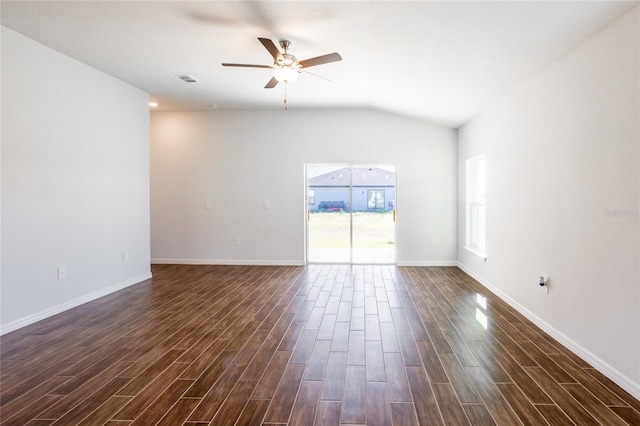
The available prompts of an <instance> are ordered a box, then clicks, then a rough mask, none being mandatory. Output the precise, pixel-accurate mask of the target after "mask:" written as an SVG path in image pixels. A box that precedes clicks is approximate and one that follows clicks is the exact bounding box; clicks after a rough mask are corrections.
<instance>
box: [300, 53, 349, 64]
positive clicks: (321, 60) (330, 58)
mask: <svg viewBox="0 0 640 426" xmlns="http://www.w3.org/2000/svg"><path fill="white" fill-rule="evenodd" d="M341 60H342V56H340V54H339V53H337V52H333V53H329V54H327V55H322V56H316V57H315V58H310V59H305V60H304V61H300V62H298V64H299V65H301V66H302V67H304V68H309V67H314V66H316V65H322V64H328V63H330V62H338V61H341Z"/></svg>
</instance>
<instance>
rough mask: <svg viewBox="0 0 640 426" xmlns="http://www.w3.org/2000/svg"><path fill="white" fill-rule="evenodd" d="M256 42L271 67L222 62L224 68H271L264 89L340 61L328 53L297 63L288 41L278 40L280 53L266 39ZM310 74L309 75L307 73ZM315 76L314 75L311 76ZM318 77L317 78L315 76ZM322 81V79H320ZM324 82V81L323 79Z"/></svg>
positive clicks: (337, 57) (337, 55)
mask: <svg viewBox="0 0 640 426" xmlns="http://www.w3.org/2000/svg"><path fill="white" fill-rule="evenodd" d="M258 40H259V41H260V43H262V45H263V46H264V47H265V49H267V51H268V52H269V54H270V55H271V56H272V57H273V65H255V64H234V63H227V62H223V63H222V66H224V67H243V68H271V69H273V77H271V80H269V81H268V82H267V84H266V85H265V86H264V88H265V89H273V88H274V87H276V86H277V85H278V82H283V83H285V84H286V83H291V82H294V81H296V80H297V79H298V77H299V75H300V73H301V72H305V68H309V67H313V66H316V65H322V64H328V63H331V62H337V61H341V60H342V57H341V56H340V54H339V53H337V52H334V53H329V54H327V55H322V56H316V57H314V58H309V59H305V60H303V61H298V59H297V58H296V57H295V56H294V55H292V54H290V53H289V47H290V46H291V42H290V41H289V40H280V47H282V49H283V50H284V53H281V52H280V50H279V49H278V48H277V47H276V45H275V44H274V43H273V41H271V40H270V39H268V38H262V37H258ZM309 74H311V73H309ZM312 75H315V74H312ZM317 77H319V76H317ZM321 78H323V79H324V77H321ZM325 80H326V79H325ZM285 90H286V88H285ZM284 103H285V110H286V109H287V108H286V104H287V98H286V91H285V99H284Z"/></svg>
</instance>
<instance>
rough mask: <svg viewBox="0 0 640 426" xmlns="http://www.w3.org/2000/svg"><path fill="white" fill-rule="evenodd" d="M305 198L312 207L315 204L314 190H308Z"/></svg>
mask: <svg viewBox="0 0 640 426" xmlns="http://www.w3.org/2000/svg"><path fill="white" fill-rule="evenodd" d="M307 198H308V199H309V205H310V206H313V205H314V204H315V203H316V190H315V189H310V190H309V193H308V194H307Z"/></svg>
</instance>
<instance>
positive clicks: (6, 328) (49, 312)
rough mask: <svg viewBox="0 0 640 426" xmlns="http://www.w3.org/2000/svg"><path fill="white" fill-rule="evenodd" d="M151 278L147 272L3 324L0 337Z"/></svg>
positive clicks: (0, 328)
mask: <svg viewBox="0 0 640 426" xmlns="http://www.w3.org/2000/svg"><path fill="white" fill-rule="evenodd" d="M149 278H151V272H147V273H145V274H142V275H138V276H137V277H133V278H130V279H128V280H126V281H122V282H121V283H118V284H114V285H112V286H109V287H106V288H103V289H101V290H98V291H94V292H93V293H90V294H87V295H84V296H82V297H79V298H77V299H73V300H70V301H68V302H65V303H63V304H61V305H58V306H54V307H53V308H49V309H45V310H44V311H40V312H38V313H35V314H33V315H29V316H26V317H24V318H20V319H18V320H15V321H12V322H10V323H9V324H3V325H2V326H1V327H0V336H2V335H4V334H7V333H10V332H12V331H15V330H17V329H19V328H22V327H26V326H27V325H30V324H33V323H35V322H38V321H41V320H43V319H46V318H49V317H52V316H54V315H57V314H59V313H61V312H64V311H67V310H69V309H71V308H75V307H76V306H80V305H82V304H85V303H87V302H91V301H92V300H96V299H99V298H101V297H103V296H106V295H107V294H111V293H114V292H116V291H118V290H122V289H123V288H127V287H129V286H132V285H134V284H138V283H140V282H142V281H144V280H148V279H149Z"/></svg>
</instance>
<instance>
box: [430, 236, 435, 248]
mask: <svg viewBox="0 0 640 426" xmlns="http://www.w3.org/2000/svg"><path fill="white" fill-rule="evenodd" d="M429 245H430V246H431V247H433V246H435V245H436V240H434V239H433V238H429Z"/></svg>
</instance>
